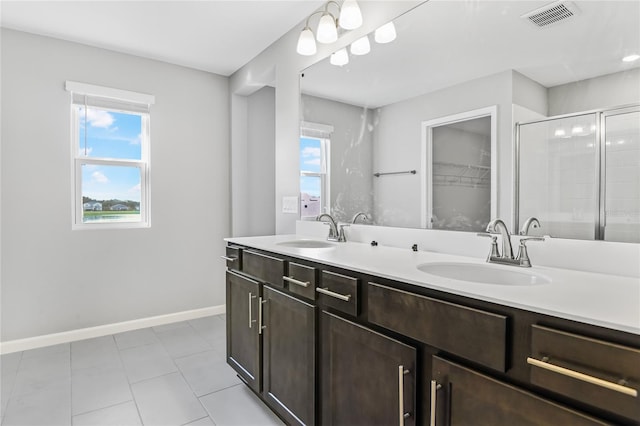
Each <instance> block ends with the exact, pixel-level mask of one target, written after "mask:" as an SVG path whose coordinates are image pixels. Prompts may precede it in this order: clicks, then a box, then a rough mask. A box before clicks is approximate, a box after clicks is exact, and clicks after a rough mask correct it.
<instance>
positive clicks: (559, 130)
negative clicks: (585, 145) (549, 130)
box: [553, 129, 565, 137]
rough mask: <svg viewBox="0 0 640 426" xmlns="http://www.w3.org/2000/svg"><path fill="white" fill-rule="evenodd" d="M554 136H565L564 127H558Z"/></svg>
mask: <svg viewBox="0 0 640 426" xmlns="http://www.w3.org/2000/svg"><path fill="white" fill-rule="evenodd" d="M553 135H554V136H558V137H563V136H564V135H565V132H564V129H556V131H555V133H554V134H553Z"/></svg>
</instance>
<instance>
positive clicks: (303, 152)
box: [300, 128, 331, 220]
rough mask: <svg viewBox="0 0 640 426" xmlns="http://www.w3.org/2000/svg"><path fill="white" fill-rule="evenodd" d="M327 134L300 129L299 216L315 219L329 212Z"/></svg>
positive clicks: (328, 143) (303, 218) (328, 142)
mask: <svg viewBox="0 0 640 426" xmlns="http://www.w3.org/2000/svg"><path fill="white" fill-rule="evenodd" d="M328 136H329V135H328V134H323V135H318V132H310V131H305V128H303V129H302V130H301V136H300V218H301V219H302V220H315V218H316V217H317V216H318V215H319V214H321V213H329V212H330V208H331V206H330V201H329V200H330V177H329V166H328V163H329V158H330V156H329V149H330V148H329V147H330V143H331V141H330V139H329V137H328Z"/></svg>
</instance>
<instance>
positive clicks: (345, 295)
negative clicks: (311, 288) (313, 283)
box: [316, 287, 351, 302]
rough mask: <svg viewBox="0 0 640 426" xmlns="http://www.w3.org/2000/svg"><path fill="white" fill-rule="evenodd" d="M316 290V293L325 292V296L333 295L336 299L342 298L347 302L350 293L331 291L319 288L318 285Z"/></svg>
mask: <svg viewBox="0 0 640 426" xmlns="http://www.w3.org/2000/svg"><path fill="white" fill-rule="evenodd" d="M316 291H317V292H318V293H322V294H326V295H327V296H331V297H335V298H336V299H340V300H344V301H345V302H348V301H349V299H351V295H350V294H340V293H336V292H335V291H331V290H329V289H328V288H320V287H318V288H316Z"/></svg>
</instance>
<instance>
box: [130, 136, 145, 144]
mask: <svg viewBox="0 0 640 426" xmlns="http://www.w3.org/2000/svg"><path fill="white" fill-rule="evenodd" d="M141 142H142V133H138V136H136V137H135V139H131V141H130V143H131V145H140V143H141Z"/></svg>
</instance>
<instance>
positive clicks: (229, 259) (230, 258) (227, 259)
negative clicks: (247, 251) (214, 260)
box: [220, 256, 238, 262]
mask: <svg viewBox="0 0 640 426" xmlns="http://www.w3.org/2000/svg"><path fill="white" fill-rule="evenodd" d="M220 258H221V259H224V260H226V261H228V262H235V261H236V260H238V258H237V257H229V256H220Z"/></svg>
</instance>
